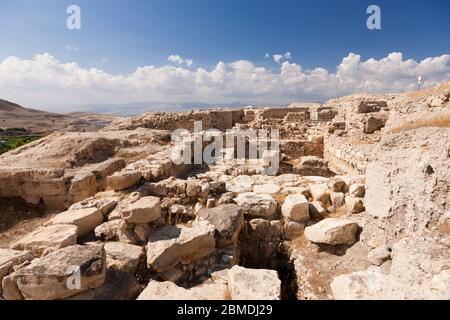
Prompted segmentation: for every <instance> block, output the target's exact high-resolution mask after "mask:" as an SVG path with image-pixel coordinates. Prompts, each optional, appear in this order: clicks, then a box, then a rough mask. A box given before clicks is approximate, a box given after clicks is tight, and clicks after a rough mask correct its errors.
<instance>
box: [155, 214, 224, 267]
mask: <svg viewBox="0 0 450 320" xmlns="http://www.w3.org/2000/svg"><path fill="white" fill-rule="evenodd" d="M214 232H215V228H214V226H213V225H211V224H210V223H209V222H207V221H196V222H194V223H193V224H192V226H184V225H178V226H165V227H162V228H158V229H156V230H154V231H152V232H151V234H150V238H149V242H148V245H147V265H148V267H149V268H152V269H153V270H155V271H157V272H162V271H167V270H169V269H171V268H173V267H175V266H176V265H177V264H178V263H180V262H184V263H188V262H192V261H196V260H198V259H200V258H203V257H205V256H207V255H209V254H211V253H212V252H213V251H214V248H215V245H216V244H215V239H214Z"/></svg>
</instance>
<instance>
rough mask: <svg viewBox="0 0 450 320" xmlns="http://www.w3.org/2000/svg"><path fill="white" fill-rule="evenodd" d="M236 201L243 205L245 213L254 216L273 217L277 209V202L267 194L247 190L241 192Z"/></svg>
mask: <svg viewBox="0 0 450 320" xmlns="http://www.w3.org/2000/svg"><path fill="white" fill-rule="evenodd" d="M234 201H236V203H237V204H238V205H239V206H240V207H241V209H242V212H243V213H244V215H248V216H252V217H265V218H270V217H273V216H274V215H275V213H276V210H277V202H276V201H275V200H274V199H273V198H272V197H271V196H270V195H267V194H256V193H253V192H245V193H241V194H239V195H238V196H237V197H236V198H235V199H234Z"/></svg>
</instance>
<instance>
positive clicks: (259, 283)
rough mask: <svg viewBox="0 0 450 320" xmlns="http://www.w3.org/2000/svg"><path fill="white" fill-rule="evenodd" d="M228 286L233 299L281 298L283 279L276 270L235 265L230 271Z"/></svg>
mask: <svg viewBox="0 0 450 320" xmlns="http://www.w3.org/2000/svg"><path fill="white" fill-rule="evenodd" d="M228 287H229V290H230V295H231V298H232V299H233V300H280V299H281V281H280V279H279V278H278V273H277V272H276V271H275V270H265V269H247V268H243V267H240V266H234V267H233V268H231V269H230V270H229V271H228Z"/></svg>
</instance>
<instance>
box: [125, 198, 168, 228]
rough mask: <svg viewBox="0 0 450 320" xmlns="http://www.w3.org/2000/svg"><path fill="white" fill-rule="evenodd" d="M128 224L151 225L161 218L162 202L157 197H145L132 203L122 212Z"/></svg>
mask: <svg viewBox="0 0 450 320" xmlns="http://www.w3.org/2000/svg"><path fill="white" fill-rule="evenodd" d="M120 215H121V217H122V219H124V220H125V221H126V222H128V223H135V224H139V223H142V224H144V223H150V222H153V221H155V220H158V219H159V218H161V201H160V199H159V198H157V197H144V198H141V199H139V200H137V201H136V202H133V203H131V204H130V205H128V206H127V207H126V208H125V209H123V210H122V211H121V212H120Z"/></svg>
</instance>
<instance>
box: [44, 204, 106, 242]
mask: <svg viewBox="0 0 450 320" xmlns="http://www.w3.org/2000/svg"><path fill="white" fill-rule="evenodd" d="M101 223H103V214H102V212H101V211H100V210H99V209H97V208H86V209H79V210H69V211H65V212H63V213H60V214H58V215H56V216H55V217H53V218H52V219H50V220H49V221H48V222H47V223H46V224H45V225H46V226H50V225H55V224H72V225H75V226H77V227H78V237H79V238H81V237H84V236H85V235H87V234H89V233H90V232H92V231H94V229H95V228H96V227H97V226H98V225H100V224H101Z"/></svg>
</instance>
